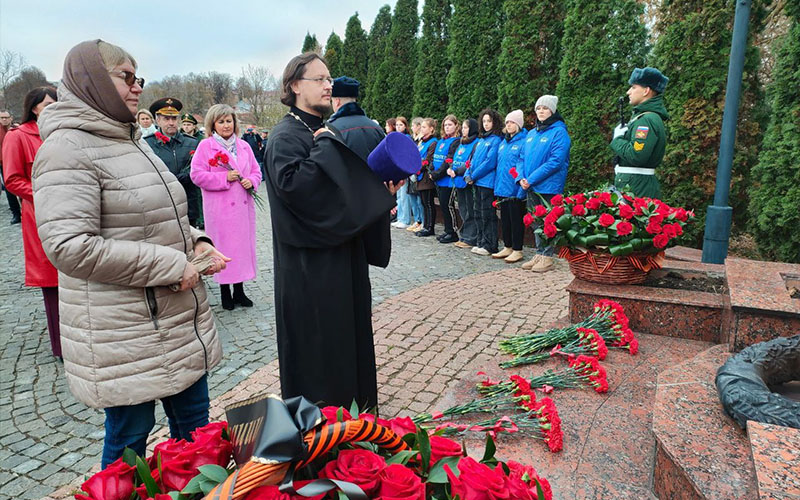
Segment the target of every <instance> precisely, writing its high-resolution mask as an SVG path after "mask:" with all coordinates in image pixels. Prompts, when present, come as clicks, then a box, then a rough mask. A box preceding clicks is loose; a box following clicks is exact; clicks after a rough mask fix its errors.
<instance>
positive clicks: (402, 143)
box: [367, 132, 422, 182]
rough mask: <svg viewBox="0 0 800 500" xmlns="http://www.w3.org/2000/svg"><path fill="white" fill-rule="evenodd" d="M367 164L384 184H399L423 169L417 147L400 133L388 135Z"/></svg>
mask: <svg viewBox="0 0 800 500" xmlns="http://www.w3.org/2000/svg"><path fill="white" fill-rule="evenodd" d="M367 163H368V164H369V168H371V169H372V171H373V172H375V173H376V174H377V175H378V177H380V178H381V180H382V181H383V182H389V181H392V182H398V181H400V180H402V179H405V178H406V177H408V176H410V175H412V174H416V173H417V172H419V171H420V170H421V169H422V158H421V157H420V155H419V150H418V149H417V145H416V144H415V143H414V141H413V140H412V139H411V138H410V137H409V136H407V135H406V134H402V133H400V132H391V133H390V134H389V135H387V136H386V137H385V138H384V139H383V140H382V141H381V142H380V143H379V144H378V145H377V146H376V147H375V149H373V150H372V153H370V154H369V157H368V158H367Z"/></svg>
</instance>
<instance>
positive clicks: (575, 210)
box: [572, 205, 586, 215]
mask: <svg viewBox="0 0 800 500" xmlns="http://www.w3.org/2000/svg"><path fill="white" fill-rule="evenodd" d="M572 215H586V207H584V206H583V205H575V206H574V207H572Z"/></svg>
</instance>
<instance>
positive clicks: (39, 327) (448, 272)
mask: <svg viewBox="0 0 800 500" xmlns="http://www.w3.org/2000/svg"><path fill="white" fill-rule="evenodd" d="M2 199H3V201H2V202H0V231H1V232H2V234H3V238H2V240H0V252H2V254H3V255H4V256H5V259H6V264H5V265H4V266H2V268H0V488H2V491H3V493H4V494H5V495H8V496H9V497H13V498H20V499H38V498H42V497H44V496H46V495H51V494H52V492H53V491H54V490H57V489H59V488H61V491H59V492H58V494H57V495H54V496H57V497H65V496H67V495H68V493H69V488H66V489H65V488H62V487H63V486H64V485H66V484H70V483H73V484H79V483H80V482H81V478H83V477H84V476H85V475H86V474H87V473H89V471H91V470H92V468H93V467H95V466H96V464H97V463H98V462H99V459H100V453H101V449H102V438H103V420H104V418H103V413H102V411H100V410H95V409H91V408H87V407H86V406H85V405H83V404H82V403H79V402H77V401H76V400H75V399H74V398H73V397H72V395H71V394H70V393H69V391H68V390H67V388H66V383H65V381H64V374H63V366H62V365H61V364H60V363H58V362H56V361H55V360H54V359H53V358H52V356H51V354H50V347H49V342H48V340H47V332H46V322H45V318H44V310H43V305H42V300H41V293H40V292H39V290H36V289H27V288H25V287H24V286H22V281H23V257H22V242H21V234H20V226H19V225H16V226H10V225H9V224H8V221H9V220H10V216H8V217H6V214H7V212H6V205H5V197H2ZM257 232H258V240H259V263H260V266H259V267H260V269H259V277H258V280H256V281H255V282H253V283H249V284H248V285H247V286H246V290H247V292H248V294H249V295H250V296H251V298H253V299H254V301H255V302H256V306H255V307H253V308H252V309H236V310H234V311H232V312H229V311H224V310H222V309H221V307H219V293H218V289H217V288H216V287H214V286H213V283H212V284H211V286H210V288H211V290H212V306H213V309H214V312H215V314H216V317H217V321H218V325H219V328H220V333H221V336H222V342H223V348H224V351H225V357H224V361H223V363H222V364H221V365H220V366H219V367H218V368H217V369H215V370H214V371H213V372H212V374H211V377H210V378H209V384H210V391H211V397H212V398H214V402H213V409H212V413H213V416H214V417H219V416H221V415H222V409H223V408H224V406H225V405H227V404H229V403H230V402H231V401H236V400H239V399H244V398H245V397H247V396H249V395H250V394H256V393H261V392H265V391H273V392H275V391H277V389H278V381H277V361H276V357H277V355H276V347H275V337H274V332H273V325H274V310H273V307H272V297H273V290H272V247H271V230H270V224H269V216H268V213H267V212H264V213H261V214H259V222H258V227H257ZM392 234H393V247H394V248H393V251H392V259H391V263H390V265H389V267H388V268H387V269H376V268H372V270H371V276H372V289H373V301H374V304H375V307H376V308H375V311H374V318H375V319H374V321H375V343H376V352H377V356H378V374H379V375H378V376H379V384H380V401H381V404H382V408H381V411H382V413H383V414H384V415H394V414H406V413H416V412H419V411H425V410H427V409H429V408H430V407H431V406H432V403H433V402H434V401H436V400H437V399H439V397H440V396H441V395H442V394H444V393H445V392H446V391H447V390H448V388H449V387H452V386H454V385H455V384H457V383H458V381H457V377H456V374H457V373H459V372H460V369H459V366H463V363H466V362H469V361H473V360H475V359H477V358H479V357H485V356H491V354H492V353H493V352H494V346H493V345H491V342H489V341H487V340H486V339H483V338H481V337H480V335H481V333H487V332H488V333H491V334H493V336H494V335H496V334H498V333H500V332H505V331H506V330H512V331H511V332H509V333H513V331H516V330H517V329H518V328H522V329H535V328H538V327H539V326H541V325H545V324H547V323H550V322H552V321H553V320H555V319H556V318H558V317H560V316H563V315H564V314H565V313H566V308H567V303H566V292H564V291H563V287H564V286H565V285H566V284H567V283H568V281H569V278H570V275H569V273H568V271H567V270H566V267H565V266H564V265H563V264H561V265H559V266H557V269H556V270H555V271H553V272H551V273H547V274H545V275H534V274H531V273H523V272H522V271H520V270H519V269H518V266H515V267H514V268H512V267H511V266H509V265H507V264H505V263H503V262H502V261H495V260H492V259H489V258H486V257H478V256H475V255H473V254H470V253H469V251H467V250H461V249H457V248H455V247H453V246H452V245H441V244H439V243H437V242H436V241H435V240H434V239H433V238H417V237H415V236H414V235H412V234H411V233H408V232H406V231H402V230H397V229H393V230H392ZM526 252H529V250H528V251H526ZM496 271H500V272H496ZM484 273H489V274H484ZM521 276H522V277H523V279H522V280H520V279H518V278H519V277H521ZM462 278H463V279H462ZM458 280H460V281H458ZM442 294H444V295H442ZM432 295H436V296H440V297H450V298H452V300H450V301H447V300H445V301H440V302H438V303H436V304H431V297H432ZM522 303H524V304H527V307H526V311H525V312H524V314H523V313H519V312H515V307H518V306H519V305H520V304H522ZM401 354H402V355H401ZM164 422H165V419H164V416H163V414H161V413H160V410H159V419H158V424H157V425H158V426H159V428H161V431H160V434H159V435H163V434H164V433H165V429H163V425H164Z"/></svg>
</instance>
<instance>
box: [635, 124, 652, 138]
mask: <svg viewBox="0 0 800 500" xmlns="http://www.w3.org/2000/svg"><path fill="white" fill-rule="evenodd" d="M648 133H650V127H645V126H642V127H636V133H635V134H634V136H635V137H636V138H637V139H647V134H648Z"/></svg>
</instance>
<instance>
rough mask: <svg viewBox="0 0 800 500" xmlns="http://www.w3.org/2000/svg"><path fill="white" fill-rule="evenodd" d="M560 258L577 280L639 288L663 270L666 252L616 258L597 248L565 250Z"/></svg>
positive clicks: (560, 252)
mask: <svg viewBox="0 0 800 500" xmlns="http://www.w3.org/2000/svg"><path fill="white" fill-rule="evenodd" d="M558 256H559V257H561V258H562V259H566V260H567V262H569V270H570V271H571V272H572V274H573V275H575V277H576V278H579V279H582V280H584V281H591V282H592V283H601V284H604V285H638V284H641V283H644V282H645V280H647V275H648V274H650V271H652V270H653V269H660V268H661V263H662V262H663V261H664V252H659V253H657V254H632V255H626V256H624V257H614V256H612V255H611V254H609V253H604V252H598V251H596V250H594V249H588V250H586V251H582V250H577V249H571V248H569V247H561V248H560V249H559V252H558Z"/></svg>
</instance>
